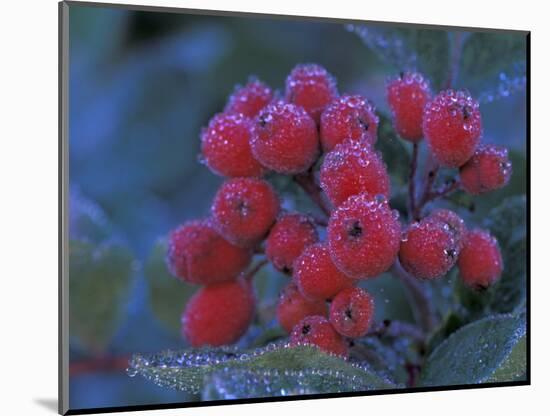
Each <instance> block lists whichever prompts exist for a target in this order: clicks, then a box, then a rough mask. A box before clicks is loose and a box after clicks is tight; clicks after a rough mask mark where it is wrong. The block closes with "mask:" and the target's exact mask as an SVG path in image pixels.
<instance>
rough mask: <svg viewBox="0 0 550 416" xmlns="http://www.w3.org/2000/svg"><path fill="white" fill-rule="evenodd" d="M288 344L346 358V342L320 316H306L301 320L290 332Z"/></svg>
mask: <svg viewBox="0 0 550 416" xmlns="http://www.w3.org/2000/svg"><path fill="white" fill-rule="evenodd" d="M290 343H291V344H293V345H297V344H308V345H314V346H316V347H318V348H319V349H320V350H322V351H324V352H327V353H329V354H336V355H340V356H343V357H347V356H348V346H347V344H346V341H345V340H344V338H342V336H341V335H340V334H339V333H338V332H336V331H335V330H334V328H333V327H332V325H331V324H330V322H329V321H327V319H326V318H324V317H322V316H308V317H306V318H304V319H302V320H301V321H300V322H299V323H298V324H297V325H296V326H295V327H294V329H293V330H292V334H291V335H290Z"/></svg>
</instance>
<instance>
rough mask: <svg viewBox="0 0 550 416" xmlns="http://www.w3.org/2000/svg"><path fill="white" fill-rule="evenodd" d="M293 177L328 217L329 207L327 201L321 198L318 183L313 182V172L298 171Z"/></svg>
mask: <svg viewBox="0 0 550 416" xmlns="http://www.w3.org/2000/svg"><path fill="white" fill-rule="evenodd" d="M293 179H294V181H295V182H296V183H297V184H298V185H299V186H300V187H301V188H302V189H303V190H304V192H305V193H306V194H308V195H309V197H310V198H311V200H312V201H313V202H314V203H315V204H316V205H317V206H318V207H319V209H320V210H321V211H323V213H324V214H325V215H326V216H327V217H330V212H331V208H330V206H329V205H328V204H327V201H326V200H325V199H323V195H322V190H321V188H320V187H319V185H317V184H316V183H315V178H314V177H313V173H312V172H308V173H300V174H298V175H294V177H293Z"/></svg>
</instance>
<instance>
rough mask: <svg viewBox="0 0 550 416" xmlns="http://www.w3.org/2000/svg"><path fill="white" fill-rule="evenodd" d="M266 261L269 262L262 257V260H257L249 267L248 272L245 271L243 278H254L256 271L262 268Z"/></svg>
mask: <svg viewBox="0 0 550 416" xmlns="http://www.w3.org/2000/svg"><path fill="white" fill-rule="evenodd" d="M267 263H269V262H268V261H267V259H263V260H261V261H259V262H258V263H257V264H256V265H255V266H254V267H253V268H252V269H250V270H249V271H248V272H246V274H245V279H246V280H247V281H249V282H250V281H252V279H253V278H254V276H255V275H256V273H258V272H259V271H260V270H261V269H262V267H264V266H265V265H267Z"/></svg>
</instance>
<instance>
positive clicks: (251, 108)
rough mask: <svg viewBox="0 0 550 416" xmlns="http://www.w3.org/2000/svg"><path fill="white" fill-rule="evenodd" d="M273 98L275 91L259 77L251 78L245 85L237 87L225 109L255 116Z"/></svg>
mask: <svg viewBox="0 0 550 416" xmlns="http://www.w3.org/2000/svg"><path fill="white" fill-rule="evenodd" d="M272 98H273V92H272V91H271V88H269V87H268V86H267V85H266V84H264V83H263V82H261V81H260V80H258V79H250V80H249V81H248V83H247V84H246V85H245V86H244V87H241V86H239V87H237V88H236V89H235V91H234V92H233V94H231V96H230V97H229V100H228V101H227V105H226V106H225V111H226V112H230V113H241V114H243V115H245V116H246V117H255V116H256V115H257V114H258V113H259V112H260V110H261V109H262V108H264V107H265V106H266V105H267V104H269V102H270V101H271V99H272Z"/></svg>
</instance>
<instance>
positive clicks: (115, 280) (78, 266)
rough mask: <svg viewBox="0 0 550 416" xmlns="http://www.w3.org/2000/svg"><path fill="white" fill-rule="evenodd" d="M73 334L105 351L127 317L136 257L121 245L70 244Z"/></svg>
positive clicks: (98, 349) (71, 321)
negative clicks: (126, 312) (127, 303)
mask: <svg viewBox="0 0 550 416" xmlns="http://www.w3.org/2000/svg"><path fill="white" fill-rule="evenodd" d="M69 255H70V259H69V288H70V289H69V290H70V292H71V296H70V305H69V308H70V318H69V325H70V334H71V336H75V337H76V338H77V340H78V341H79V342H80V344H81V345H82V346H83V347H85V348H87V349H89V350H90V351H92V352H94V353H97V352H102V351H103V350H104V349H105V348H106V347H107V345H108V343H109V341H110V340H111V338H112V337H113V336H114V334H115V332H116V330H117V329H118V326H119V325H120V323H121V321H122V320H123V318H124V315H125V310H126V302H125V301H126V298H127V295H128V292H129V289H130V286H131V283H132V280H133V276H134V269H135V266H134V258H133V256H132V254H131V253H130V252H129V251H128V249H127V248H126V247H123V246H120V245H108V244H102V245H95V244H92V243H88V242H82V241H77V240H73V241H71V242H70V247H69Z"/></svg>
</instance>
